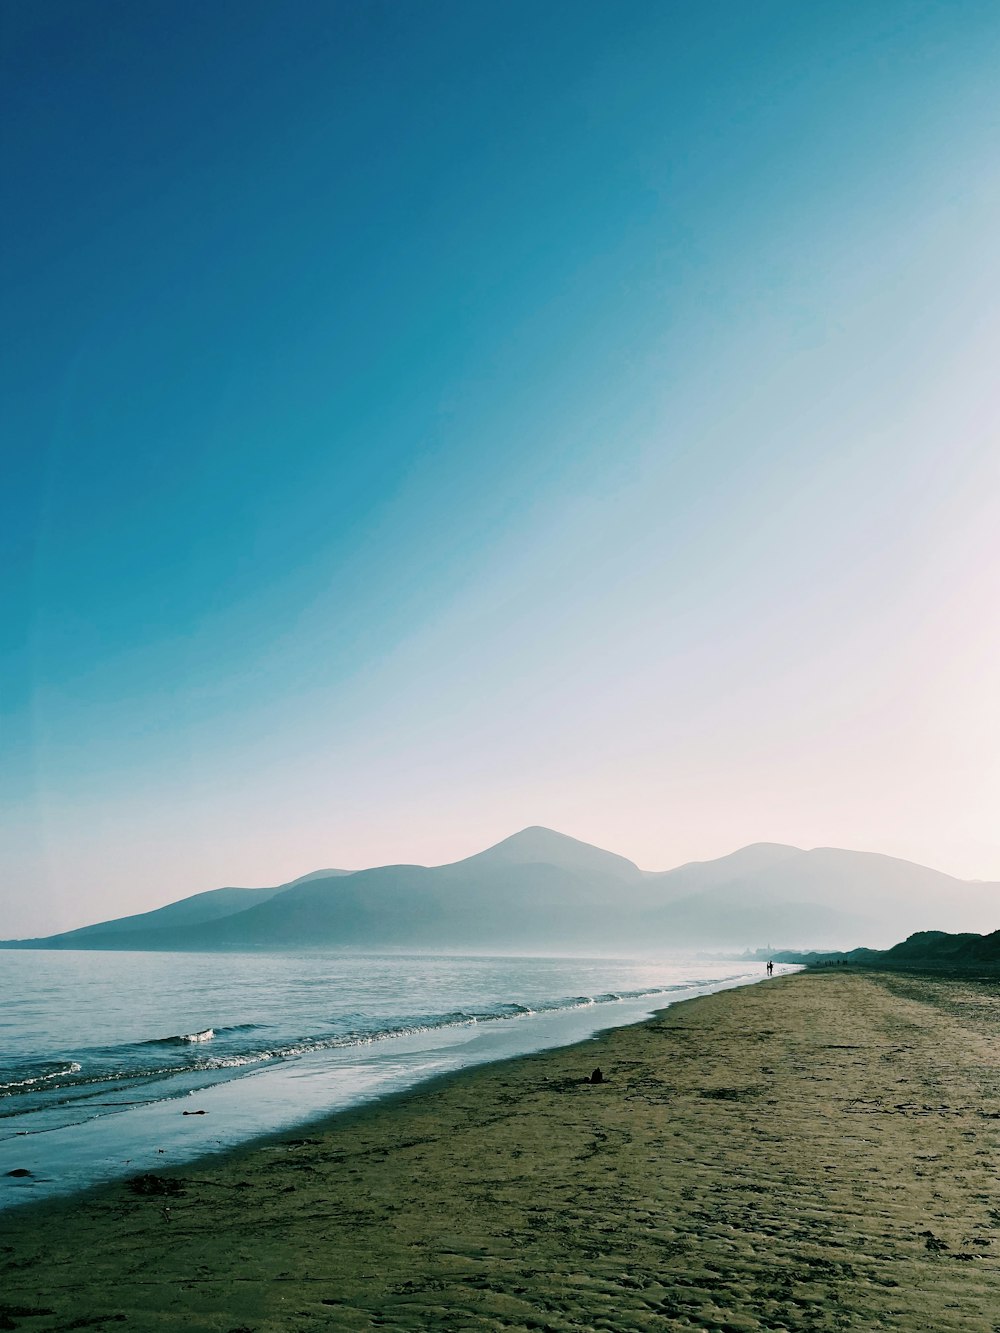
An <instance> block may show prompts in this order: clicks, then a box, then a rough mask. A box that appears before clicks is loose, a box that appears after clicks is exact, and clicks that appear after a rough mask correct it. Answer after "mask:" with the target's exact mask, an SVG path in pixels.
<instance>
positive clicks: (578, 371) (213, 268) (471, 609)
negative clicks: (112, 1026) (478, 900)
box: [0, 0, 1000, 937]
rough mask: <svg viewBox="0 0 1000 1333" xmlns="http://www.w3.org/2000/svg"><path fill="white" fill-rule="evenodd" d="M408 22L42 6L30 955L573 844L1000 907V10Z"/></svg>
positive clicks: (18, 908) (8, 392)
mask: <svg viewBox="0 0 1000 1333" xmlns="http://www.w3.org/2000/svg"><path fill="white" fill-rule="evenodd" d="M421 10H422V13H420V14H418V13H417V12H416V11H414V12H413V13H412V14H411V13H410V12H409V11H408V9H407V7H401V6H387V7H383V6H380V5H377V4H373V5H371V6H362V7H356V6H353V5H351V4H347V3H339V0H333V2H332V3H313V2H312V0H303V3H302V4H301V5H298V6H296V8H295V10H294V13H293V14H292V15H291V17H290V18H288V16H287V15H286V14H285V13H284V11H279V10H278V9H277V8H276V7H274V6H273V5H269V4H264V3H261V4H257V3H255V2H251V3H249V4H246V5H241V6H239V7H236V6H235V5H230V4H228V3H226V0H220V3H219V4H218V5H213V6H211V7H209V9H208V10H200V11H199V10H196V9H181V10H179V11H178V10H176V8H175V7H160V6H158V5H150V6H148V7H146V6H142V7H139V8H137V9H135V10H132V9H130V8H129V7H122V6H115V5H111V4H107V5H105V4H103V3H102V2H101V0H98V2H97V3H94V4H91V5H88V6H86V7H84V8H83V9H80V8H78V7H75V6H72V5H67V4H62V3H41V4H39V5H37V6H23V7H20V8H17V7H15V9H14V10H12V17H11V21H10V24H9V28H10V31H9V34H8V36H7V38H6V45H5V47H4V51H3V56H2V59H3V68H4V80H3V82H4V84H5V86H6V91H5V94H4V96H5V98H6V99H7V104H9V105H10V107H11V108H12V110H11V113H10V114H11V116H13V117H14V119H13V120H11V123H13V124H15V125H16V127H17V128H16V133H13V134H11V135H10V136H8V141H5V144H4V147H3V149H2V152H3V166H4V170H5V179H6V180H7V181H8V182H9V196H10V197H11V198H12V199H14V200H16V201H17V202H16V206H15V207H12V208H11V209H10V210H8V216H7V217H6V218H5V219H4V221H3V223H2V224H0V225H2V227H3V235H4V241H5V245H4V246H3V250H4V253H5V254H6V256H7V257H6V258H5V260H4V261H3V262H4V272H5V279H6V286H7V289H8V290H9V292H10V293H11V295H10V297H9V299H8V300H7V301H6V302H5V307H6V311H7V315H6V318H7V320H8V321H9V328H8V338H7V340H6V341H7V345H8V346H9V347H10V348H12V349H13V352H12V354H11V355H10V356H8V357H7V358H5V365H4V367H3V368H2V369H0V375H2V386H3V392H4V401H5V404H8V405H9V406H8V407H7V408H6V409H5V416H7V417H8V420H9V426H8V428H7V429H6V430H5V435H6V437H7V443H6V444H4V445H3V446H0V449H2V451H3V462H4V476H5V487H4V495H3V497H2V498H0V517H3V519H4V522H3V524H2V525H0V529H2V531H0V557H2V560H0V593H2V605H0V627H2V628H0V634H2V637H0V802H2V805H0V815H2V824H0V840H2V846H0V937H13V936H22V935H38V934H49V933H52V932H55V931H57V930H61V929H69V928H71V927H74V926H78V925H82V924H86V923H89V922H92V921H97V920H102V919H107V918H110V917H114V916H121V915H126V914H129V913H132V912H139V911H144V910H147V909H149V908H152V907H156V906H160V905H162V904H164V903H166V902H169V901H173V900H176V899H178V898H181V897H186V896H188V895H190V894H194V893H198V892H201V891H203V890H206V889H211V888H216V887H220V886H222V885H247V886H253V885H270V884H278V883H282V882H286V881H288V880H290V879H293V878H295V877H297V876H298V875H301V874H304V873H308V872H309V871H311V870H314V869H317V868H319V867H323V866H330V867H338V868H347V869H354V868H362V867H364V866H369V865H379V864H391V863H394V862H402V861H406V862H417V863H422V864H429V865H433V864H443V863H446V862H449V861H454V860H458V859H461V858H462V857H464V856H467V855H470V854H471V853H473V852H476V851H480V850H482V849H483V848H485V847H486V846H488V845H491V844H493V843H495V842H497V841H499V840H500V839H502V838H504V837H506V836H508V835H510V834H511V833H513V832H515V831H517V830H518V829H520V828H522V827H525V826H527V825H532V824H542V825H545V826H547V827H550V828H553V829H556V830H558V831H560V832H562V833H566V834H569V835H571V836H573V837H577V838H580V839H582V840H584V841H586V842H590V843H594V844H596V845H598V846H601V847H604V848H607V849H608V850H611V851H614V852H618V853H619V854H621V855H623V856H627V857H628V858H629V859H631V860H633V861H635V862H636V863H637V864H638V865H640V866H641V867H642V868H644V869H652V870H656V869H669V868H672V867H673V866H676V865H679V864H682V863H684V862H687V861H692V860H708V859H712V858H714V857H717V856H722V855H726V854H727V853H729V852H732V851H735V850H736V849H737V848H739V847H741V846H744V845H746V844H748V843H752V842H782V843H790V844H792V845H795V846H799V847H803V848H811V847H816V846H836V847H846V848H853V849H857V850H862V851H875V852H881V853H884V854H887V855H891V856H898V857H901V858H903V859H906V860H911V861H915V862H918V863H921V864H924V865H929V866H933V867H934V868H936V869H941V870H944V871H946V872H947V873H949V874H952V875H955V876H957V877H960V878H965V879H980V880H987V881H1000V819H998V817H997V812H998V811H1000V688H998V682H1000V430H998V422H1000V382H998V379H997V374H996V366H997V363H998V357H1000V250H998V248H997V246H996V242H995V238H996V237H997V236H998V235H1000V170H998V167H997V153H996V136H997V129H998V127H1000V84H998V81H997V80H996V69H997V68H998V62H1000V10H998V9H997V8H996V6H995V5H992V4H987V3H977V2H973V3H970V4H968V5H962V6H960V7H957V8H956V7H955V6H950V5H946V4H943V3H942V4H927V5H914V4H912V3H903V2H902V0H888V2H887V3H886V4H884V5H879V6H871V7H867V6H855V5H841V4H837V3H833V4H830V5H828V6H827V5H823V6H800V5H793V4H791V3H786V2H785V0H775V3H773V4H771V3H769V4H765V5H762V6H759V7H758V6H753V7H747V6H742V5H740V4H738V3H736V0H732V2H731V3H727V2H726V0H721V2H720V4H718V5H715V6H701V5H698V4H695V3H690V4H688V3H678V4H676V5H670V6H664V5H661V4H657V3H645V2H644V0H636V3H635V4H630V5H629V6H628V7H626V8H625V9H622V8H621V7H620V6H617V5H613V4H611V3H594V4H587V5H582V6H581V5H577V4H574V5H569V4H564V3H562V2H561V0H553V3H552V4H551V5H547V6H545V7H543V9H542V11H541V12H539V10H538V8H537V7H536V6H530V5H527V4H521V3H519V2H518V0H511V2H510V3H505V4H499V3H496V4H494V3H487V2H485V0H484V2H483V3H477V4H473V5H463V4H457V3H454V4H453V3H445V2H443V0H442V3H438V4H434V5H431V6H430V7H429V8H426V9H425V8H424V7H421ZM104 11H106V13H105V12H104ZM106 31H107V32H110V33H111V34H112V38H113V40H112V38H106V37H105V33H106ZM53 87H58V89H59V96H58V97H53V96H50V94H49V90H50V89H51V88H53ZM997 924H998V925H1000V918H998V922H997Z"/></svg>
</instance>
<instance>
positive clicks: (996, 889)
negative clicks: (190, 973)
mask: <svg viewBox="0 0 1000 1333" xmlns="http://www.w3.org/2000/svg"><path fill="white" fill-rule="evenodd" d="M998 923H1000V884H995V883H991V884H984V883H978V882H970V881H965V880H959V879H955V878H953V877H952V876H950V875H946V874H943V873H942V872H941V871H938V870H931V869H929V868H928V867H927V866H920V865H916V864H914V863H912V862H909V861H901V860H898V859H896V858H894V857H890V856H883V855H880V854H877V853H873V852H855V851H847V850H842V849H839V848H833V847H818V848H814V849H812V850H809V851H806V850H803V849H802V848H799V847H791V846H787V845H785V844H782V843H753V844H752V845H750V846H748V847H743V848H741V849H740V850H739V851H736V852H732V853H731V854H730V855H728V856H722V857H719V858H718V859H716V860H713V861H692V862H689V863H688V864H686V865H682V866H678V867H676V868H675V869H673V870H665V871H656V872H654V871H644V870H640V869H639V867H638V866H636V865H635V864H634V863H633V862H632V861H629V860H627V859H626V858H625V857H623V856H618V855H616V854H615V853H613V852H608V851H604V850H602V849H601V848H599V847H592V846H590V845H589V844H588V843H585V842H580V841H578V840H577V839H575V838H570V837H567V836H566V835H565V834H562V833H556V832H554V831H552V830H551V829H545V828H540V827H532V828H527V829H523V830H522V831H521V832H520V833H515V834H514V835H513V836H511V837H509V838H505V839H504V840H503V841H502V842H499V843H497V844H496V845H495V846H493V847H489V848H487V849H486V850H485V851H482V852H478V853H476V854H475V855H474V856H470V857H467V858H466V859H465V860H462V861H456V862H454V863H452V864H450V865H442V866H419V865H391V866H377V867H373V868H370V869H367V870H356V871H347V870H332V869H328V870H316V871H313V872H312V873H311V874H309V875H304V876H302V877H301V878H299V879H295V880H291V881H289V882H288V883H286V884H279V885H276V886H275V887H273V888H263V889H243V888H224V889H214V890H211V891H209V892H207V893H199V894H195V895H194V896H193V897H188V898H183V899H181V900H179V901H177V902H173V903H169V904H168V905H167V906H165V907H160V908H157V909H155V910H154V911H150V912H142V913H139V914H138V915H135V916H127V917H121V918H119V919H117V920H114V921H102V922H98V923H96V924H94V925H90V926H84V927H82V928H80V929H78V930H70V931H65V932H63V933H61V934H58V935H50V936H47V937H44V938H39V939H31V940H6V941H2V942H0V947H4V948H20V949H139V950H144V949H146V950H149V949H153V950H219V949H227V950H228V949H236V950H240V949H287V948H304V947H312V946H323V947H339V946H351V947H355V948H363V949H364V948H367V949H384V948H415V949H428V948H429V949H443V950H451V949H462V950H474V951H482V952H491V953H495V952H503V951H505V950H510V951H517V950H530V951H532V952H579V951H581V950H600V951H602V952H604V951H609V950H616V949H628V950H632V951H635V950H636V949H641V950H642V951H644V952H662V951H665V950H670V949H677V948H684V949H688V948H695V947H702V946H720V945H725V946H734V947H735V946H740V947H747V946H759V945H762V944H765V943H767V944H768V945H771V944H773V945H774V946H775V947H776V948H777V947H806V946H808V947H811V948H828V949H829V948H843V947H849V946H850V945H854V944H857V943H859V942H860V941H863V942H864V943H865V944H866V945H869V946H872V947H876V946H879V945H881V944H886V943H891V942H892V941H894V940H898V939H899V938H900V936H901V934H903V933H906V932H912V931H915V930H943V929H947V930H952V931H956V930H957V931H971V932H976V931H978V932H989V931H992V930H993V929H994V928H995V927H996V926H997V925H998Z"/></svg>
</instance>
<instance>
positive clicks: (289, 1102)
mask: <svg viewBox="0 0 1000 1333" xmlns="http://www.w3.org/2000/svg"><path fill="white" fill-rule="evenodd" d="M758 966H759V967H760V968H761V970H760V971H757V970H756V969H755V970H754V971H753V972H747V971H744V972H742V973H737V974H734V975H732V976H729V977H723V978H715V979H700V980H691V981H690V982H676V983H673V982H672V983H670V984H669V985H664V986H663V987H661V988H658V989H657V990H656V991H649V992H645V993H637V994H636V995H634V996H631V995H629V994H625V995H623V996H618V997H614V1001H615V1002H614V1003H609V1002H607V1000H604V1001H603V1002H602V998H599V999H598V1000H596V1001H594V1000H589V1001H588V1002H586V1003H584V1002H583V1001H582V1000H580V1001H577V1002H574V1003H567V1004H565V1005H561V1006H557V1007H553V1008H551V1009H549V1010H545V1009H542V1010H540V1011H525V1012H524V1013H518V1014H516V1015H506V1016H503V1017H502V1018H492V1019H490V1018H486V1019H484V1020H481V1021H478V1022H477V1021H475V1020H473V1021H471V1022H470V1021H464V1022H456V1023H443V1024H432V1025H430V1026H428V1027H422V1028H417V1029H414V1030H412V1031H404V1032H394V1033H391V1034H389V1035H388V1036H387V1037H386V1038H385V1039H384V1040H374V1041H358V1042H356V1043H351V1042H348V1043H344V1044H343V1045H341V1046H337V1047H334V1048H329V1049H328V1048H318V1049H316V1050H313V1051H308V1050H304V1051H302V1052H300V1053H298V1054H297V1055H296V1057H295V1058H293V1059H288V1060H275V1061H274V1062H273V1063H271V1062H263V1063H260V1064H258V1065H256V1066H255V1067H251V1068H250V1069H248V1070H246V1071H244V1072H242V1074H241V1075H239V1076H236V1077H228V1078H221V1079H219V1080H218V1081H214V1082H212V1083H210V1084H208V1085H207V1086H204V1087H201V1088H198V1089H195V1090H193V1091H190V1090H184V1089H181V1090H180V1091H178V1092H173V1093H172V1092H171V1091H170V1090H169V1087H166V1090H165V1091H163V1092H160V1095H155V1096H152V1097H150V1098H149V1099H148V1100H142V1099H141V1100H139V1101H137V1102H135V1103H134V1104H133V1105H131V1106H129V1107H128V1109H124V1110H119V1109H117V1108H116V1109H114V1110H112V1111H111V1112H110V1113H105V1114H103V1115H100V1114H99V1115H97V1116H87V1115H85V1116H84V1118H83V1119H80V1120H76V1119H74V1118H73V1111H74V1107H73V1106H72V1105H70V1107H69V1110H68V1116H67V1120H66V1124H65V1125H64V1126H56V1127H52V1128H43V1129H41V1130H38V1129H36V1128H35V1121H34V1119H33V1117H32V1116H31V1115H30V1114H28V1115H25V1116H23V1117H21V1118H20V1119H18V1118H17V1117H16V1116H15V1117H13V1118H10V1119H6V1120H4V1121H2V1122H0V1125H2V1128H3V1131H4V1133H3V1136H2V1137H0V1215H2V1213H3V1212H5V1211H7V1210H8V1209H12V1208H14V1209H20V1208H24V1207H26V1206H30V1205H31V1204H32V1203H33V1202H34V1201H38V1200H43V1199H47V1198H65V1199H68V1198H71V1197H73V1196H76V1195H79V1194H80V1193H81V1192H83V1191H87V1190H90V1189H92V1188H94V1187H95V1186H98V1187H99V1186H100V1185H101V1184H103V1183H112V1182H113V1181H116V1180H117V1181H121V1180H124V1179H126V1178H127V1177H129V1176H134V1175H136V1174H139V1173H141V1172H143V1171H159V1170H162V1169H164V1168H166V1169H171V1170H172V1169H180V1168H183V1167H185V1166H187V1165H188V1164H190V1163H191V1162H193V1161H200V1160H201V1159H203V1158H206V1157H212V1156H216V1155H221V1154H224V1153H226V1152H230V1151H234V1150H237V1149H240V1148H242V1147H250V1146H252V1145H253V1144H254V1143H257V1142H259V1141H261V1140H265V1139H269V1138H271V1137H273V1136H274V1135H279V1136H280V1135H282V1134H292V1133H296V1132H302V1131H303V1130H304V1129H305V1128H306V1127H307V1126H309V1125H312V1124H317V1123H323V1122H325V1121H327V1120H328V1119H329V1118H331V1117H335V1116H338V1115H340V1114H342V1113H344V1112H346V1111H349V1110H351V1109H353V1108H354V1107H361V1106H369V1105H374V1104H376V1103H377V1102H378V1101H380V1100H381V1099H382V1098H384V1097H387V1096H391V1095H393V1094H395V1093H396V1092H403V1091H407V1090H410V1089H414V1088H417V1087H420V1086H423V1085H424V1084H425V1083H427V1082H428V1081H430V1080H433V1079H435V1078H437V1077H438V1076H439V1075H440V1074H441V1073H446V1072H452V1071H458V1070H462V1069H468V1068H473V1067H477V1066H481V1065H486V1064H493V1063H497V1062H500V1061H503V1060H506V1059H511V1058H516V1057H518V1056H521V1055H528V1054H532V1053H534V1052H537V1051H542V1050H549V1049H556V1048H559V1047H563V1046H571V1045H575V1044H576V1043H577V1042H579V1041H583V1040H588V1039H590V1038H591V1037H593V1036H595V1035H598V1034H599V1033H601V1032H604V1031H610V1030H612V1029H614V1028H615V1027H620V1026H625V1025H632V1024H637V1023H642V1022H645V1021H647V1020H648V1019H649V1018H650V1017H651V1015H652V1014H653V1013H654V1012H656V1010H657V1009H659V1008H661V1007H663V1006H666V1007H669V1006H670V1005H671V1004H673V1003H677V1002H678V1001H679V1000H682V999H686V998H692V997H694V996H697V995H702V994H706V993H711V992H712V991H714V990H716V989H726V988H729V987H732V986H739V985H746V984H752V983H754V982H756V981H759V980H763V971H762V965H758ZM783 970H786V971H793V970H797V969H794V968H788V969H783ZM610 998H611V997H608V999H610ZM164 1086H165V1085H164ZM157 1091H159V1090H157ZM111 1096H112V1097H114V1092H112V1093H111ZM185 1108H186V1109H185ZM196 1108H197V1111H202V1110H203V1111H204V1112H205V1115H204V1116H201V1115H200V1114H197V1112H196ZM29 1109H30V1108H29ZM83 1110H84V1111H85V1112H86V1110H87V1103H86V1101H84V1102H83ZM12 1169H27V1170H28V1171H29V1173H30V1174H29V1176H28V1177H26V1178H24V1179H23V1180H22V1179H10V1178H8V1176H9V1173H10V1172H11V1170H12Z"/></svg>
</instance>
